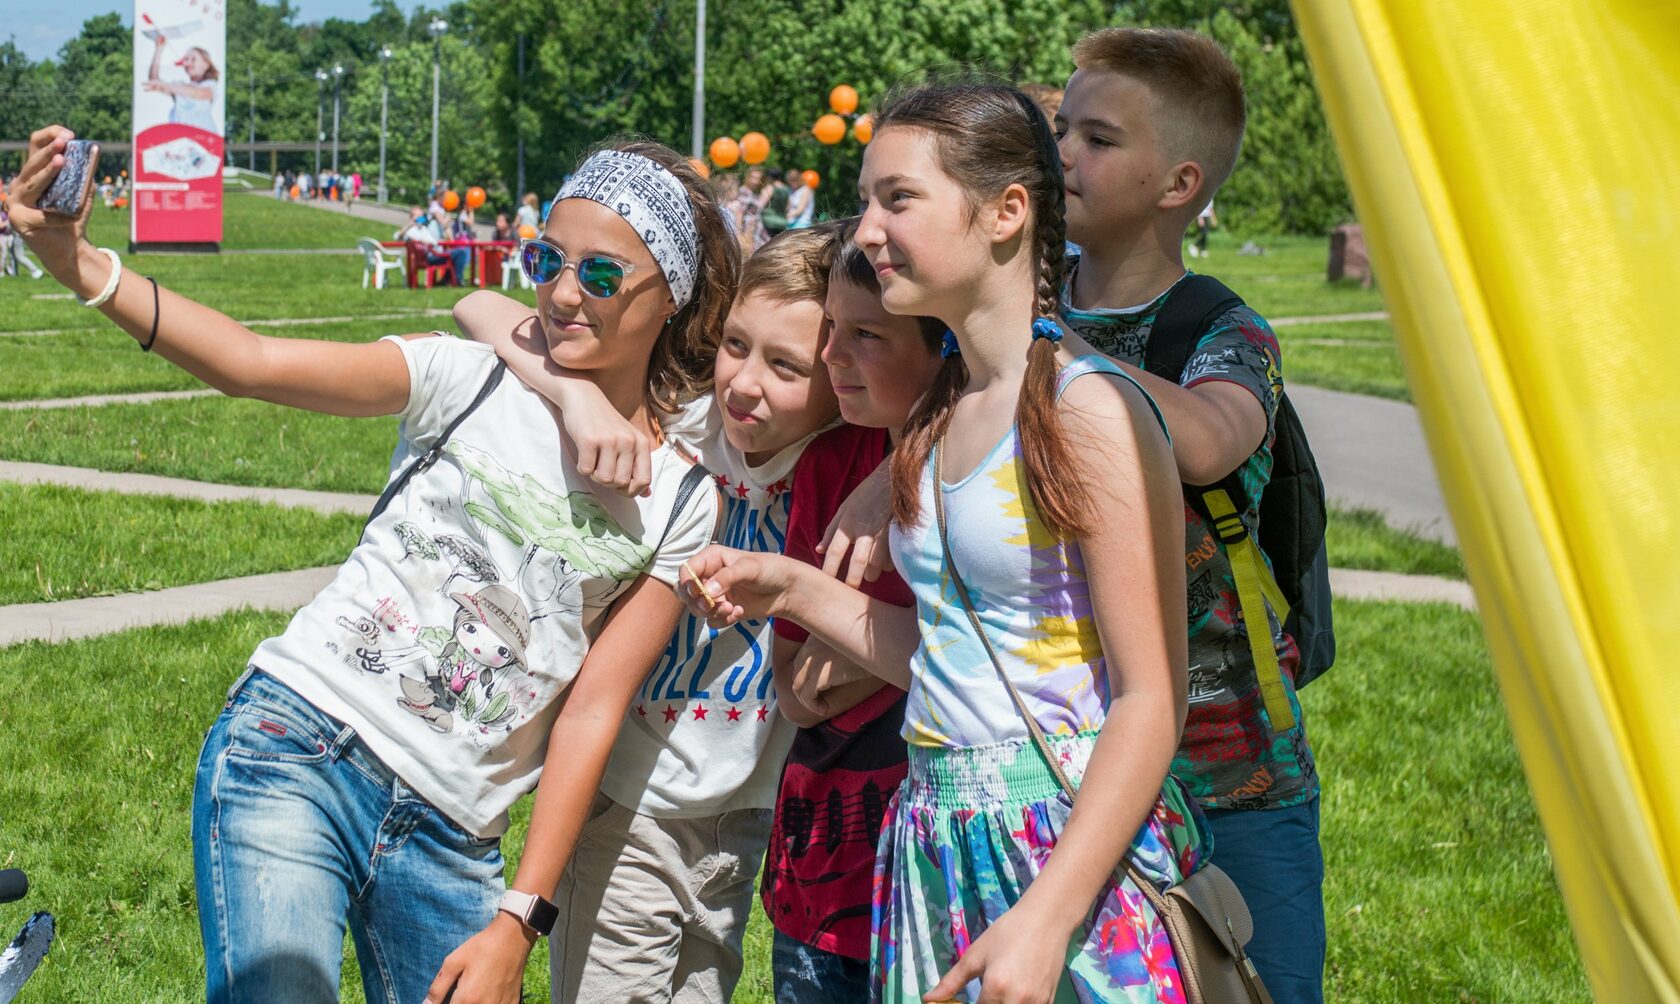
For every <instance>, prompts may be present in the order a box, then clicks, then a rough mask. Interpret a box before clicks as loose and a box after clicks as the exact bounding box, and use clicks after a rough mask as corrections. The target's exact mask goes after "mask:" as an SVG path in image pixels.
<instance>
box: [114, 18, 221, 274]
mask: <svg viewBox="0 0 1680 1004" xmlns="http://www.w3.org/2000/svg"><path fill="white" fill-rule="evenodd" d="M225 10H226V8H225V0H136V3H135V8H134V162H133V165H132V168H131V170H132V173H133V181H134V201H133V203H132V205H133V208H134V213H133V217H132V219H133V223H132V230H131V232H130V234H129V240H130V243H131V244H134V245H147V244H153V245H155V244H163V245H170V246H174V247H183V246H184V247H198V248H202V249H203V250H215V246H216V245H218V244H220V243H221V240H222V132H223V123H224V122H225V121H226V119H225V118H224V117H223V113H224V103H225V95H224V94H223V90H222V80H223V76H224V74H225V72H226V65H225V58H224V57H225V53H226V52H227V22H226V14H225Z"/></svg>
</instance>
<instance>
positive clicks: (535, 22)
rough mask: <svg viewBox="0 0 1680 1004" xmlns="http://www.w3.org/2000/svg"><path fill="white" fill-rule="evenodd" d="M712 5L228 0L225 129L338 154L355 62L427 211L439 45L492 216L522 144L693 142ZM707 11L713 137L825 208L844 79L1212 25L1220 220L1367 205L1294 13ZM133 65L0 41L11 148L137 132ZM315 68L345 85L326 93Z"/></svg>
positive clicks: (449, 119)
mask: <svg viewBox="0 0 1680 1004" xmlns="http://www.w3.org/2000/svg"><path fill="white" fill-rule="evenodd" d="M695 13H696V11H695V0H459V2H455V3H452V4H450V5H448V6H447V7H443V8H439V9H422V10H417V11H416V12H414V13H413V14H411V15H405V14H403V13H402V12H401V11H400V10H399V9H398V8H397V7H396V5H395V4H394V3H393V2H392V0H377V2H376V4H375V7H374V10H373V13H372V14H371V15H369V16H368V17H367V18H366V19H365V20H362V21H350V20H345V19H339V18H329V19H327V20H325V21H323V22H321V23H319V24H300V23H298V16H297V12H296V10H295V9H294V8H293V7H292V6H291V5H290V4H289V3H288V2H287V0H277V2H274V3H262V2H260V0H228V5H227V25H228V58H227V64H228V65H227V66H226V67H224V68H223V88H224V92H225V94H226V123H227V134H228V137H229V138H230V140H234V141H242V140H244V139H246V138H248V137H249V136H250V135H251V134H252V133H253V132H254V133H255V137H256V138H257V139H259V140H282V141H294V142H309V141H311V140H312V139H313V138H314V137H315V129H316V121H317V118H316V116H317V111H318V109H322V108H324V113H323V114H322V116H321V117H322V121H323V122H324V124H325V129H326V131H327V133H328V142H329V143H330V139H331V129H332V125H331V123H332V106H331V102H332V100H333V86H334V81H333V79H330V77H331V71H332V69H333V67H335V66H342V67H343V68H344V72H343V74H342V76H341V77H339V78H338V86H339V89H340V95H341V101H342V104H341V106H340V129H339V135H340V156H339V164H340V169H341V170H344V171H350V170H359V171H360V172H361V173H362V175H363V177H364V179H365V182H366V185H367V187H368V188H370V189H371V188H372V187H373V185H374V184H375V181H376V179H375V175H376V173H377V171H378V156H379V154H378V144H379V118H380V97H381V92H382V87H388V93H389V135H388V138H387V158H388V163H387V172H388V184H389V186H390V190H391V193H392V197H393V198H397V199H404V198H407V199H414V198H416V197H418V196H419V195H420V194H421V193H423V192H425V191H426V189H427V188H428V186H429V183H430V180H431V179H430V178H428V177H427V172H428V168H429V159H430V144H431V80H432V61H433V56H434V51H435V53H436V54H437V57H438V61H439V65H440V67H441V79H442V88H441V89H442V102H441V116H440V123H439V149H440V172H441V173H442V174H443V175H444V176H445V177H447V178H448V179H450V180H451V182H452V183H453V184H454V185H455V186H456V187H458V188H464V187H466V186H469V185H475V184H476V185H482V186H484V187H485V188H486V189H487V190H489V192H490V195H491V204H492V205H493V206H496V207H508V206H511V205H512V203H513V201H514V199H515V197H516V196H517V194H518V192H517V191H516V188H517V185H518V178H519V169H520V163H521V156H520V148H521V146H523V158H522V160H523V168H524V178H525V186H526V187H527V188H529V189H531V190H534V191H538V192H542V193H549V192H552V191H553V190H554V189H555V188H556V187H557V186H558V184H559V182H560V180H561V179H562V178H563V177H564V175H565V173H566V172H567V170H569V168H570V167H571V166H572V165H573V164H574V163H575V162H576V160H577V159H578V157H579V156H580V155H581V154H582V153H583V152H585V151H586V150H588V149H589V148H590V147H591V146H593V145H594V144H596V143H598V142H600V141H601V140H603V139H605V138H607V137H609V136H612V135H615V134H619V133H625V132H636V133H640V134H644V135H647V136H651V137H653V138H655V139H658V140H660V141H662V142H665V143H668V144H670V145H672V146H674V147H676V148H677V149H679V150H684V151H686V150H688V149H689V146H690V133H691V102H692V86H693V67H694V54H695V53H694V44H695V39H694V26H695ZM434 17H441V18H442V19H443V20H445V21H447V22H448V24H449V30H448V31H447V32H445V33H444V34H442V35H441V36H440V37H437V38H436V39H435V40H434V38H433V36H432V35H431V34H430V33H429V32H428V30H427V25H428V24H429V23H430V22H431V20H432V19H433V18H434ZM706 17H707V22H706V129H705V140H706V141H708V142H709V141H710V139H711V138H713V137H716V136H725V135H727V136H734V137H737V138H738V137H740V136H741V135H742V134H743V133H745V132H748V131H752V130H756V131H759V132H762V133H765V134H766V135H768V136H769V137H770V139H771V141H772V151H771V156H770V163H772V164H776V165H780V166H783V167H795V168H800V169H804V168H814V169H816V170H817V171H818V172H819V173H820V174H821V175H822V177H823V183H822V187H821V188H820V189H819V192H818V195H819V204H820V205H821V206H822V208H824V209H825V210H827V211H830V212H835V213H842V212H847V211H850V209H851V208H852V202H853V197H852V194H851V193H852V188H853V184H854V182H855V179H856V176H857V169H858V165H859V161H860V159H861V154H862V147H861V146H860V145H859V144H858V143H857V142H856V141H855V140H854V139H853V138H851V137H850V136H849V135H848V137H847V138H846V139H844V140H842V141H841V143H839V144H838V145H836V146H832V147H827V146H823V145H822V144H819V143H818V142H816V140H815V139H814V138H813V137H812V136H811V132H810V128H811V124H812V123H813V122H814V121H815V120H816V118H817V117H818V116H819V115H821V114H822V113H824V112H826V111H827V110H828V108H827V95H828V92H829V90H830V89H831V88H833V87H834V86H835V85H836V84H841V83H846V84H851V85H852V86H854V87H856V88H857V90H858V92H859V94H860V95H862V98H863V101H862V105H861V107H860V109H859V110H860V111H867V110H868V109H869V107H870V105H871V102H872V101H873V100H874V99H876V98H878V97H879V96H880V95H882V94H884V93H885V92H886V91H887V90H888V89H889V88H890V87H891V86H892V85H894V84H895V83H898V82H900V81H902V80H905V79H907V78H910V77H912V76H913V75H915V74H917V73H918V72H922V71H925V70H928V69H930V68H932V69H940V68H950V67H971V68H975V69H979V70H982V71H986V72H989V73H993V74H996V75H998V76H1001V77H1003V78H1006V79H1009V80H1012V81H1016V82H1029V81H1033V82H1043V83H1061V82H1063V81H1065V80H1066V79H1067V76H1068V75H1069V74H1070V73H1071V72H1072V70H1073V66H1072V61H1071V59H1070V58H1069V55H1068V48H1069V46H1070V45H1071V43H1072V42H1073V41H1074V40H1075V39H1076V38H1078V37H1079V36H1080V35H1081V34H1083V33H1085V32H1087V31H1090V30H1091V29H1093V28H1097V27H1101V26H1104V25H1110V24H1141V25H1175V26H1184V27H1193V28H1198V29H1200V30H1203V31H1207V32H1209V33H1210V34H1212V35H1213V36H1214V37H1215V38H1217V39H1218V40H1219V41H1220V42H1221V43H1222V44H1224V45H1225V46H1226V48H1227V49H1228V50H1229V51H1230V53H1231V55H1232V57H1233V58H1234V59H1235V61H1236V62H1237V65H1238V66H1239V67H1240V68H1241V69H1242V71H1243V75H1244V79H1245V81H1246V85H1247V88H1248V95H1249V126H1248V137H1247V140H1246V142H1245V144H1244V147H1243V154H1242V159H1241V160H1240V161H1239V163H1238V167H1237V170H1236V172H1235V174H1234V175H1233V176H1232V178H1231V180H1230V182H1229V183H1228V184H1227V185H1226V187H1225V189H1224V191H1223V192H1222V193H1221V196H1220V218H1221V221H1222V222H1224V223H1226V224H1227V225H1229V226H1231V227H1232V228H1233V229H1235V230H1238V231H1240V232H1248V233H1273V232H1293V233H1322V232H1324V231H1325V230H1326V229H1327V228H1329V227H1331V226H1334V225H1335V224H1337V223H1340V222H1343V221H1345V220H1346V219H1348V218H1350V216H1351V212H1350V209H1349V201H1348V194H1347V187H1346V184H1345V182H1344V181H1343V178H1342V173H1341V169H1340V166H1339V164H1338V163H1337V160H1336V154H1335V149H1334V146H1333V144H1332V143H1331V139H1330V135H1329V130H1328V127H1327V126H1326V124H1325V121H1324V115H1323V111H1322V109H1321V107H1320V103H1319V98H1318V93H1317V91H1316V89H1315V86H1314V83H1313V80H1312V76H1311V73H1310V71H1309V68H1308V66H1307V62H1306V55H1305V52H1304V49H1303V47H1302V44H1301V40H1300V38H1299V35H1298V34H1297V32H1296V29H1295V24H1294V19H1293V17H1292V15H1291V13H1290V10H1289V6H1288V3H1287V0H1244V2H1237V3H1220V2H1216V0H1127V2H1119V3H1109V2H1102V0H943V2H941V3H939V4H904V3H901V2H899V0H709V3H708V5H707V11H706ZM386 49H388V50H389V51H390V53H391V55H390V57H389V58H382V57H381V51H382V50H386ZM132 58H133V57H132V34H131V30H130V28H129V27H128V26H126V25H125V24H124V22H123V19H122V16H121V15H120V14H116V13H111V14H102V15H99V16H97V17H93V18H90V19H88V21H87V22H86V23H85V24H84V25H83V27H82V31H81V33H80V34H79V35H78V36H77V37H75V38H73V39H71V40H70V41H69V42H66V43H65V45H64V46H63V48H62V49H61V50H60V51H59V53H58V56H57V58H55V59H49V60H41V61H33V62H32V61H30V60H29V59H27V58H26V57H25V56H24V55H23V54H22V53H21V52H20V51H19V50H18V49H17V47H16V46H15V45H14V44H13V43H11V42H9V41H8V42H4V43H0V138H6V139H21V138H23V137H25V136H27V134H28V131H29V129H30V128H32V127H34V126H36V125H38V124H40V123H42V122H46V121H62V122H65V123H67V124H69V125H71V126H72V127H73V128H75V129H76V130H77V131H78V132H79V133H80V134H81V135H84V136H90V137H99V138H104V139H108V140H112V141H114V142H124V141H126V139H127V137H128V135H129V125H128V123H129V107H130V81H131V79H132V72H133V71H132ZM318 69H319V70H326V71H327V72H328V74H329V79H328V80H327V81H326V82H325V83H322V82H320V81H318V80H317V79H316V71H317V70H318ZM253 109H254V113H255V114H254V116H253V114H252V112H253ZM323 149H325V147H324V148H323ZM14 156H15V155H14ZM240 162H241V163H243V159H241V161H240ZM313 164H314V161H313V156H312V155H311V154H297V155H292V156H291V157H290V158H289V159H283V160H282V166H289V167H292V168H294V169H295V168H299V167H304V168H309V169H313ZM257 166H258V167H259V168H265V167H266V163H265V162H264V161H262V160H259V162H258V165H257Z"/></svg>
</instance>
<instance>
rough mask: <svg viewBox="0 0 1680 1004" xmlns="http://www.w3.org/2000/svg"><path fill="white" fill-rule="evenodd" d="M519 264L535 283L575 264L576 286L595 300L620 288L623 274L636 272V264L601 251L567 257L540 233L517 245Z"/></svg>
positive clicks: (543, 282) (542, 283)
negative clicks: (574, 259) (616, 258)
mask: <svg viewBox="0 0 1680 1004" xmlns="http://www.w3.org/2000/svg"><path fill="white" fill-rule="evenodd" d="M519 268H520V271H522V272H524V273H525V278H527V279H529V280H531V281H532V282H533V283H535V284H536V285H538V286H545V285H547V284H548V283H551V282H553V281H554V280H556V279H558V278H560V273H562V272H564V271H565V270H566V269H568V268H575V269H577V280H578V287H579V288H581V289H582V290H583V291H584V292H585V293H588V294H589V295H590V296H593V297H594V298H596V299H597V300H605V299H607V298H608V297H610V296H612V295H613V294H615V293H617V292H618V291H619V290H620V289H622V288H623V286H624V277H625V276H627V275H630V274H631V273H633V272H635V271H636V268H637V266H635V265H626V264H625V263H624V262H621V261H614V260H613V259H611V258H606V257H603V256H601V255H585V256H584V257H582V258H579V259H578V260H577V261H575V262H573V261H568V260H567V259H566V252H564V251H562V250H560V249H559V248H558V247H555V246H554V245H553V244H550V243H549V242H548V241H545V240H543V239H542V238H540V237H539V238H536V239H534V240H530V241H526V242H525V246H524V247H523V248H521V249H520V252H519Z"/></svg>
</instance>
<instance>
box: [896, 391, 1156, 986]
mask: <svg viewBox="0 0 1680 1004" xmlns="http://www.w3.org/2000/svg"><path fill="white" fill-rule="evenodd" d="M1061 410H1062V416H1063V420H1064V422H1065V423H1066V428H1067V430H1068V433H1069V436H1070V439H1071V441H1072V442H1073V443H1074V444H1075V448H1076V449H1077V451H1078V453H1079V455H1080V458H1081V461H1082V463H1081V465H1080V469H1081V470H1084V471H1087V472H1089V477H1090V484H1089V487H1090V497H1091V500H1092V502H1093V505H1094V511H1093V512H1092V513H1091V517H1092V518H1091V525H1092V526H1093V527H1095V528H1096V529H1095V530H1094V531H1093V532H1092V533H1090V534H1088V535H1086V536H1084V537H1082V538H1080V541H1079V544H1080V550H1081V553H1082V554H1083V555H1084V558H1085V571H1086V574H1087V576H1088V578H1089V581H1090V586H1091V601H1092V607H1093V609H1094V611H1095V614H1096V622H1097V633H1098V635H1099V636H1100V637H1101V639H1102V651H1103V655H1104V658H1105V660H1106V662H1107V665H1108V673H1109V679H1110V685H1111V692H1112V693H1113V695H1114V697H1113V700H1112V701H1111V702H1110V704H1109V707H1108V717H1107V720H1106V722H1105V723H1104V725H1103V729H1102V734H1101V736H1100V737H1099V738H1098V740H1097V743H1096V747H1095V749H1094V750H1092V753H1091V758H1090V761H1089V763H1088V764H1087V766H1086V769H1085V775H1084V778H1083V780H1082V781H1081V782H1080V787H1079V795H1078V797H1077V798H1076V799H1075V800H1074V807H1073V813H1072V815H1071V816H1069V818H1068V822H1067V826H1066V828H1065V829H1064V830H1063V832H1062V835H1061V837H1060V839H1059V840H1057V842H1056V847H1055V850H1054V851H1053V852H1052V853H1051V855H1050V859H1049V861H1048V862H1046V863H1045V866H1044V869H1043V871H1041V872H1040V873H1039V875H1038V877H1037V878H1035V879H1034V880H1033V882H1032V884H1031V885H1030V886H1028V887H1027V891H1026V892H1025V893H1024V894H1023V895H1022V897H1021V899H1020V901H1019V902H1017V903H1016V905H1015V906H1014V907H1012V908H1010V910H1009V911H1008V912H1007V913H1005V914H1004V916H1003V917H1001V918H1000V919H999V920H998V922H997V923H995V924H993V925H992V926H991V927H990V928H988V929H987V931H986V933H985V934H983V935H981V936H980V938H978V939H977V940H976V941H975V942H974V944H973V945H972V946H971V947H970V949H969V950H968V952H967V953H965V954H964V955H963V957H962V959H961V960H960V961H959V962H958V963H957V965H956V966H954V967H953V968H952V969H951V970H950V972H948V973H946V974H945V977H944V978H943V979H942V980H940V982H939V984H938V985H937V986H935V987H934V988H933V990H932V991H931V992H930V993H929V994H928V995H927V998H926V999H928V1000H944V999H948V998H952V997H955V996H956V995H957V994H958V993H960V992H961V990H962V988H963V987H964V986H965V985H966V984H967V983H968V982H969V981H970V980H973V979H975V978H981V979H982V981H983V985H984V987H985V989H986V996H985V997H984V999H985V1000H993V999H996V1000H1000V1001H1001V1000H1009V1001H1014V1000H1017V999H1038V998H1037V997H1035V996H1034V994H1035V993H1037V992H1053V990H1049V989H1048V988H1053V987H1054V986H1055V981H1056V980H1057V979H1058V978H1059V976H1060V973H1061V971H1062V968H1063V966H1064V965H1065V963H1066V955H1067V946H1068V940H1069V939H1070V938H1071V937H1072V936H1073V933H1074V931H1075V930H1076V929H1077V927H1078V925H1079V924H1080V922H1081V921H1082V920H1083V919H1084V918H1085V917H1086V916H1087V914H1088V913H1089V911H1090V909H1091V904H1092V902H1093V901H1094V900H1095V899H1096V896H1097V893H1098V892H1099V891H1100V890H1101V889H1102V887H1103V884H1104V883H1105V882H1106V881H1108V879H1109V878H1110V877H1111V876H1112V875H1113V874H1114V873H1115V870H1116V868H1117V867H1118V866H1119V864H1120V862H1121V860H1122V858H1123V856H1124V855H1125V853H1126V851H1127V848H1128V847H1129V846H1130V844H1131V841H1132V838H1133V837H1134V836H1135V835H1136V834H1137V831H1138V829H1139V828H1140V827H1141V826H1142V825H1143V822H1144V820H1145V818H1146V817H1147V816H1148V814H1149V812H1150V811H1151V809H1152V807H1153V806H1154V803H1155V800H1156V799H1157V798H1158V797H1159V795H1160V791H1161V783H1162V781H1163V780H1164V779H1165V778H1166V776H1167V770H1168V768H1169V767H1170V766H1171V764H1172V757H1173V751H1174V750H1175V749H1177V747H1178V740H1179V733H1180V731H1181V730H1182V729H1183V727H1184V716H1185V712H1186V703H1185V701H1186V693H1187V691H1188V686H1189V683H1188V669H1187V659H1188V649H1189V640H1188V628H1187V626H1186V613H1185V605H1184V553H1183V544H1184V529H1183V527H1184V499H1183V495H1182V492H1181V490H1180V488H1179V482H1178V474H1177V471H1176V468H1175V465H1174V461H1173V455H1172V447H1171V446H1170V445H1169V444H1168V442H1167V439H1166V437H1165V436H1164V435H1162V434H1161V431H1160V427H1159V426H1158V425H1157V424H1156V421H1155V416H1154V414H1153V413H1152V412H1151V410H1150V407H1149V404H1148V402H1147V401H1146V400H1145V399H1144V397H1143V395H1142V394H1140V393H1138V392H1137V391H1136V390H1135V389H1134V388H1132V387H1131V386H1130V385H1125V386H1123V387H1122V386H1120V385H1118V384H1117V383H1116V382H1114V381H1111V380H1108V379H1104V378H1100V377H1093V376H1087V377H1084V378H1082V379H1079V380H1075V381H1074V382H1073V383H1072V384H1071V385H1069V388H1068V391H1067V393H1066V394H1064V395H1063V397H1062V409H1061ZM1000 932H1001V933H1000ZM1045 999H1048V998H1047V997H1046V998H1045Z"/></svg>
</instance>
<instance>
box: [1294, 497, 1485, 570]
mask: <svg viewBox="0 0 1680 1004" xmlns="http://www.w3.org/2000/svg"><path fill="white" fill-rule="evenodd" d="M1324 547H1325V550H1326V553H1327V554H1328V555H1329V558H1330V567H1332V568H1367V569H1371V570H1372V571H1378V572H1405V573H1406V574H1408V575H1441V576H1445V577H1446V578H1449V579H1463V578H1465V574H1464V557H1463V556H1462V555H1460V554H1459V553H1458V550H1457V549H1456V548H1452V547H1448V546H1447V545H1446V544H1442V543H1438V542H1436V541H1433V540H1428V539H1425V538H1423V537H1418V536H1414V535H1413V534H1409V533H1402V532H1400V531H1399V530H1395V529H1393V528H1391V527H1390V526H1389V525H1388V524H1387V523H1386V522H1385V521H1384V520H1383V517H1382V514H1381V513H1379V512H1377V511H1375V510H1372V509H1338V508H1336V507H1335V506H1331V507H1330V520H1329V525H1328V526H1327V527H1326V528H1325V532H1324Z"/></svg>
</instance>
